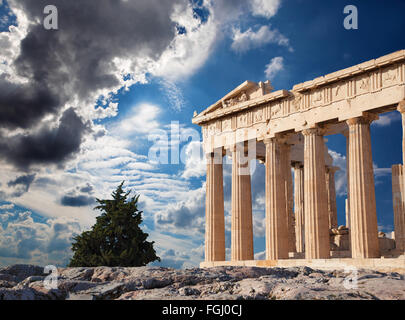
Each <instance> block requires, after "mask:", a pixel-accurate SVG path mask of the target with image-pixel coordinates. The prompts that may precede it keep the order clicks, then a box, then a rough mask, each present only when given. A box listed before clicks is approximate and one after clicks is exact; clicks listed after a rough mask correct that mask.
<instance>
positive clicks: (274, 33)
mask: <svg viewBox="0 0 405 320" xmlns="http://www.w3.org/2000/svg"><path fill="white" fill-rule="evenodd" d="M269 43H273V44H277V45H280V46H284V47H287V48H288V49H289V50H290V51H292V48H291V46H290V41H289V40H288V38H286V37H285V36H284V35H282V34H281V33H280V32H279V31H278V30H277V29H274V30H273V29H270V27H269V26H261V27H260V28H259V29H258V30H256V31H254V30H253V29H252V28H249V29H247V30H246V31H243V32H242V31H241V30H240V29H239V28H234V29H233V36H232V45H231V48H232V50H234V51H236V52H239V53H244V52H246V51H248V50H251V49H255V48H259V47H262V46H264V45H266V44H269Z"/></svg>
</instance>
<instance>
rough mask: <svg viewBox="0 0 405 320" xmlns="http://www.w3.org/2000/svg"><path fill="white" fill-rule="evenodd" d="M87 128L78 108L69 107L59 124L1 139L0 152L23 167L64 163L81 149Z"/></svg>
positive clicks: (0, 154)
mask: <svg viewBox="0 0 405 320" xmlns="http://www.w3.org/2000/svg"><path fill="white" fill-rule="evenodd" d="M86 129H87V126H86V124H85V123H83V121H82V119H81V118H80V117H79V116H78V115H77V114H76V113H75V111H74V110H73V109H68V110H66V111H65V112H64V113H63V115H62V117H61V119H60V123H59V126H57V127H56V128H52V127H47V126H44V127H43V128H42V129H41V130H40V131H39V132H37V133H33V134H31V135H24V134H19V135H15V136H12V137H9V138H7V139H2V140H0V156H2V157H4V158H6V159H8V160H10V161H12V162H13V163H14V164H15V165H16V166H17V167H19V168H20V169H23V170H25V169H27V168H29V167H30V165H32V164H51V163H62V162H64V161H66V160H67V159H69V158H70V157H71V156H72V155H73V154H74V153H75V152H77V151H78V150H79V148H80V144H81V142H82V139H83V135H84V133H85V132H86Z"/></svg>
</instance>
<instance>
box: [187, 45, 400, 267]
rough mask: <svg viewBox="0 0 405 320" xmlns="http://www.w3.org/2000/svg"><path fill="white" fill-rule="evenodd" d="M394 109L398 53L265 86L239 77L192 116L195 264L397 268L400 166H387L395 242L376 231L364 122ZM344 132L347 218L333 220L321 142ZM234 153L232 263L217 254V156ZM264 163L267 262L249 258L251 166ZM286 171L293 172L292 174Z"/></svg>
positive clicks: (220, 213)
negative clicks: (198, 232) (196, 154)
mask: <svg viewBox="0 0 405 320" xmlns="http://www.w3.org/2000/svg"><path fill="white" fill-rule="evenodd" d="M393 110H398V112H400V113H401V114H402V127H403V163H405V50H401V51H397V52H394V53H392V54H389V55H386V56H383V57H380V58H378V59H375V60H371V61H367V62H364V63H361V64H358V65H356V66H353V67H350V68H347V69H344V70H340V71H337V72H334V73H330V74H328V75H325V76H323V77H319V78H316V79H314V80H311V81H307V82H304V83H300V84H297V85H295V86H294V87H293V89H292V90H291V91H287V90H279V91H273V88H272V87H271V84H270V82H268V81H267V82H260V83H255V82H250V81H246V82H244V83H243V84H241V85H240V86H238V87H237V88H236V89H234V90H233V91H231V92H230V93H228V94H227V95H225V96H224V97H223V98H222V99H220V100H219V101H218V102H216V103H215V104H213V105H212V106H210V107H208V108H207V109H206V110H204V111H203V112H201V113H200V114H195V116H194V118H193V123H194V124H198V125H200V126H201V127H202V133H203V148H204V153H205V155H206V159H207V184H206V234H205V261H204V262H202V263H201V267H212V266H221V265H246V266H299V265H313V266H320V265H322V266H330V267H332V266H339V265H341V266H343V265H354V266H364V267H386V268H390V267H392V268H394V267H398V268H403V269H404V270H405V255H404V253H405V189H404V188H405V183H404V179H405V178H404V169H403V164H396V165H393V166H392V191H393V205H394V208H393V209H394V227H395V232H394V237H393V238H394V239H390V238H387V237H384V236H383V235H382V234H379V232H378V226H377V212H376V198H375V186H374V172H373V161H372V153H371V137H370V124H371V123H372V121H374V120H376V119H378V117H379V114H382V113H385V112H389V111H393ZM332 134H343V135H344V136H345V137H346V158H347V170H346V171H347V182H348V184H347V186H348V195H347V200H346V225H345V226H340V227H339V226H338V224H337V210H336V191H335V180H334V175H335V172H336V171H337V170H339V168H337V167H334V166H333V161H332V158H331V157H330V155H329V154H328V152H327V148H326V147H325V140H324V139H325V138H324V137H326V136H328V135H332ZM224 156H229V157H230V158H231V159H232V193H231V207H232V209H231V221H232V223H231V260H229V261H226V259H225V220H224V194H223V159H224ZM253 158H255V159H258V160H259V161H260V162H261V163H263V164H264V165H265V172H266V173H265V227H266V233H265V241H266V258H265V260H254V251H253V223H252V195H251V177H250V171H249V163H250V160H251V159H253ZM291 168H292V169H293V174H292V173H291V172H292V170H291Z"/></svg>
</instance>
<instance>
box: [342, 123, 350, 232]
mask: <svg viewBox="0 0 405 320" xmlns="http://www.w3.org/2000/svg"><path fill="white" fill-rule="evenodd" d="M343 135H344V136H345V138H346V192H347V199H346V207H345V209H346V210H345V213H346V227H347V228H349V232H350V200H349V198H350V191H349V188H350V175H349V150H350V147H349V146H350V141H349V129H347V130H345V131H344V132H343Z"/></svg>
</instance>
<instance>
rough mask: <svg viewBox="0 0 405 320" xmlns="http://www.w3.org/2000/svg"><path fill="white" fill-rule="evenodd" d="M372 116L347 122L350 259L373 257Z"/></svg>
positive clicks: (375, 246) (375, 248) (375, 237)
mask: <svg viewBox="0 0 405 320" xmlns="http://www.w3.org/2000/svg"><path fill="white" fill-rule="evenodd" d="M372 120H373V117H372V116H371V115H370V116H364V117H356V118H352V119H349V120H347V124H348V125H349V140H350V150H349V170H350V172H349V174H350V187H349V190H350V198H349V199H350V200H349V201H350V238H351V250H352V257H353V258H377V257H379V256H380V250H379V245H378V227H377V212H376V202H375V187H374V170H373V160H372V155H371V137H370V123H371V121H372Z"/></svg>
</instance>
